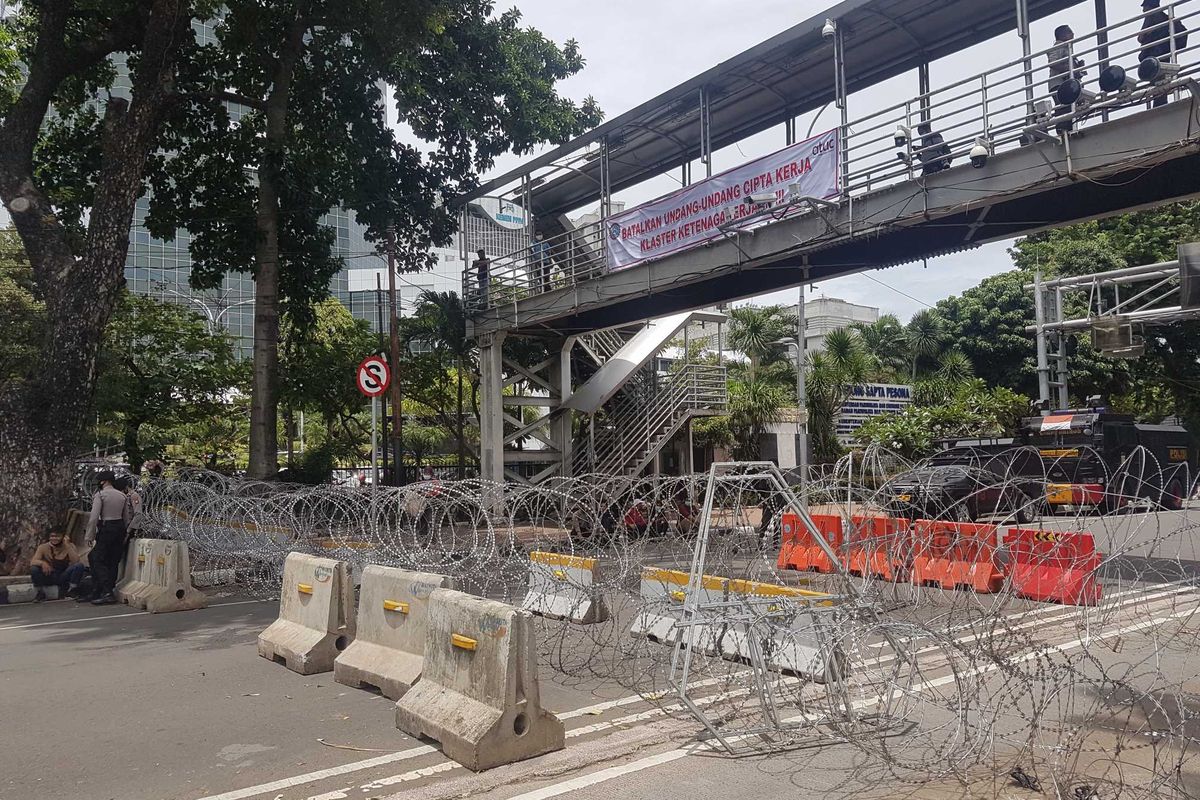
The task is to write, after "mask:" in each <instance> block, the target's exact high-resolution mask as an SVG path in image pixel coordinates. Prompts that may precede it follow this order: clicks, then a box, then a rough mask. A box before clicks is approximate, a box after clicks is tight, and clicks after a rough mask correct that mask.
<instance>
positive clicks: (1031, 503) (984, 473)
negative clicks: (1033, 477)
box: [882, 464, 1038, 525]
mask: <svg viewBox="0 0 1200 800" xmlns="http://www.w3.org/2000/svg"><path fill="white" fill-rule="evenodd" d="M882 493H883V495H884V502H885V503H886V505H887V508H888V512H889V513H891V514H894V515H895V516H898V517H907V518H909V519H950V520H954V521H956V522H974V521H976V520H978V519H979V518H980V517H984V516H990V515H993V514H999V515H1005V516H1010V515H1011V516H1012V517H1013V518H1015V519H1016V521H1017V522H1018V523H1019V524H1022V525H1025V524H1028V523H1029V522H1032V521H1033V518H1034V516H1035V513H1036V511H1037V502H1038V501H1035V500H1032V499H1031V498H1030V496H1029V495H1028V494H1027V493H1026V491H1025V490H1024V489H1023V488H1022V487H1021V486H1020V485H1019V484H1018V483H1017V482H1015V481H1013V480H1006V479H1005V478H1003V477H1001V476H1000V475H998V474H997V473H995V472H992V471H991V470H986V469H982V468H980V467H971V466H966V465H962V464H946V465H937V464H931V465H927V466H921V467H917V468H916V469H912V470H909V471H908V472H903V473H901V474H899V475H897V476H895V477H894V478H892V479H891V480H889V481H888V482H887V483H886V484H884V486H883V489H882Z"/></svg>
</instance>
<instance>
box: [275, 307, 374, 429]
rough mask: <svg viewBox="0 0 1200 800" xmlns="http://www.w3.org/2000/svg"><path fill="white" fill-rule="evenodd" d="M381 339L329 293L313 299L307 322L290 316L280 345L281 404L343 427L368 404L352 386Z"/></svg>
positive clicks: (331, 426)
mask: <svg viewBox="0 0 1200 800" xmlns="http://www.w3.org/2000/svg"><path fill="white" fill-rule="evenodd" d="M380 344H381V343H380V340H379V337H378V336H376V335H375V334H374V333H372V332H371V326H370V324H369V323H367V322H366V321H365V320H361V319H355V318H354V317H353V316H352V315H351V314H350V311H349V309H347V308H346V307H345V306H344V305H342V304H341V303H340V302H338V301H337V300H334V299H332V298H330V299H326V300H323V301H321V302H319V303H317V304H316V306H315V307H314V321H313V322H312V323H311V324H310V325H307V326H303V327H302V326H299V325H296V324H295V323H293V322H291V321H290V320H289V321H288V322H287V323H285V325H284V328H283V344H282V347H281V348H280V349H281V357H280V371H281V375H282V382H281V384H282V392H281V398H282V400H283V402H284V404H285V405H286V406H288V407H289V408H291V409H293V410H296V411H299V410H305V411H312V412H316V413H317V414H319V415H320V416H321V419H322V421H323V422H324V423H325V425H326V427H327V428H333V427H335V426H341V427H343V428H345V427H347V426H348V425H349V424H350V419H351V418H352V417H354V416H355V415H356V414H359V413H360V412H361V411H362V410H363V408H364V406H365V404H366V401H365V400H364V398H363V396H362V394H361V393H360V392H359V391H358V388H357V386H356V385H355V380H354V376H355V371H356V370H357V369H358V365H359V364H361V363H362V360H363V359H364V358H366V357H367V356H369V355H371V354H372V353H375V352H377V351H378V350H379V347H380Z"/></svg>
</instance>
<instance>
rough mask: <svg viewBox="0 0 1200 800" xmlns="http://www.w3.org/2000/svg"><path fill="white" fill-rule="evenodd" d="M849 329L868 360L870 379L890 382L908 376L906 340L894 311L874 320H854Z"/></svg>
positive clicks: (902, 327) (908, 361)
mask: <svg viewBox="0 0 1200 800" xmlns="http://www.w3.org/2000/svg"><path fill="white" fill-rule="evenodd" d="M850 330H851V331H853V332H854V333H855V334H857V336H858V340H859V341H860V342H861V343H862V348H863V352H864V353H865V354H866V356H867V358H868V359H870V362H871V377H872V378H873V379H875V380H878V381H880V382H884V383H892V382H896V381H899V380H901V379H902V376H903V377H904V378H907V377H908V371H909V369H908V368H909V364H910V360H909V355H908V339H907V338H906V336H905V330H904V326H903V325H901V324H900V320H899V319H897V318H896V315H895V314H884V315H883V316H881V317H880V318H879V319H877V320H875V321H874V322H856V323H854V324H853V325H851V326H850Z"/></svg>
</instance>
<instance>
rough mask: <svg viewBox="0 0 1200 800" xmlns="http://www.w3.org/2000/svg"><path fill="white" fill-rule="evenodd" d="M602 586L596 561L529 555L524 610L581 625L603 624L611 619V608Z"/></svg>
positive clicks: (551, 555) (553, 554) (539, 554)
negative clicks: (605, 600) (600, 589)
mask: <svg viewBox="0 0 1200 800" xmlns="http://www.w3.org/2000/svg"><path fill="white" fill-rule="evenodd" d="M599 583H600V565H599V563H598V562H597V561H596V559H594V558H580V557H579V556H568V555H562V554H560V553H541V552H534V553H530V554H529V592H528V593H527V594H526V595H525V599H524V600H523V601H522V602H521V608H523V609H525V610H526V611H528V612H530V613H533V614H537V615H539V616H542V617H549V618H551V619H565V620H568V621H570V622H575V623H578V624H580V625H591V624H594V623H598V622H604V621H605V620H607V619H608V606H607V605H606V604H605V602H604V596H603V594H601V593H600V591H599V587H598V585H599Z"/></svg>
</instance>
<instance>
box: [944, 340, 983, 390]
mask: <svg viewBox="0 0 1200 800" xmlns="http://www.w3.org/2000/svg"><path fill="white" fill-rule="evenodd" d="M937 376H938V377H939V378H941V379H942V380H944V381H946V382H947V383H950V384H953V385H958V384H961V383H965V382H966V381H969V380H970V379H971V378H974V377H975V365H974V364H972V363H971V359H970V358H969V357H968V356H967V354H966V353H964V352H963V351H962V350H959V349H958V348H957V347H952V348H950V349H949V350H947V351H946V352H944V353H942V355H941V357H940V358H939V359H938V370H937Z"/></svg>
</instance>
